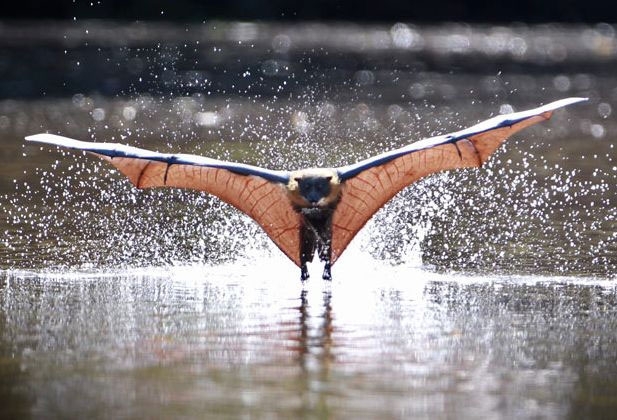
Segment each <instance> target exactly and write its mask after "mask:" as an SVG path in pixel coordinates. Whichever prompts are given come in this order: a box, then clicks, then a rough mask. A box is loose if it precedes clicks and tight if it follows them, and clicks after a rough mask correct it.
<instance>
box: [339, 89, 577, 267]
mask: <svg viewBox="0 0 617 420" xmlns="http://www.w3.org/2000/svg"><path fill="white" fill-rule="evenodd" d="M584 100H586V98H568V99H562V100H560V101H556V102H553V103H550V104H548V105H544V106H541V107H539V108H536V109H531V110H529V111H522V112H517V113H513V114H508V115H500V116H497V117H494V118H491V119H489V120H486V121H484V122H481V123H479V124H477V125H474V126H473V127H470V128H467V129H465V130H461V131H458V132H455V133H451V134H446V135H443V136H438V137H432V138H429V139H425V140H421V141H418V142H416V143H413V144H410V145H408V146H405V147H402V148H400V149H396V150H393V151H391V152H387V153H383V154H381V155H378V156H375V157H372V158H369V159H366V160H363V161H361V162H358V163H356V164H354V165H349V166H343V167H340V168H337V170H338V172H339V177H340V179H341V182H342V195H341V201H340V202H339V204H338V205H337V208H336V211H335V212H334V216H333V220H332V262H334V261H336V259H337V258H338V257H339V256H340V255H341V253H342V252H343V251H344V250H345V248H346V247H347V245H348V244H349V242H350V241H351V240H352V239H353V237H354V236H355V235H356V233H357V232H358V231H359V230H360V229H361V228H362V227H363V226H364V225H365V224H366V222H367V221H368V220H369V219H370V218H371V217H372V216H373V214H375V212H377V210H379V209H380V208H381V207H382V206H383V205H384V204H385V203H386V202H388V201H389V200H390V199H391V198H392V197H393V196H394V195H396V194H397V193H398V192H399V191H400V190H402V189H403V188H404V187H405V186H407V185H409V184H411V183H413V182H415V181H417V180H419V179H420V178H423V177H425V176H427V175H429V174H432V173H435V172H440V171H446V170H450V169H456V168H469V167H479V166H481V165H482V164H483V163H484V162H486V160H487V159H488V158H489V156H490V155H491V154H492V153H493V152H494V151H495V150H496V149H497V148H498V147H499V146H500V145H501V144H502V143H503V142H505V141H506V139H507V138H508V137H510V136H511V135H512V134H514V133H516V132H517V131H520V130H522V129H523V128H526V127H529V126H530V125H533V124H536V123H538V122H540V121H544V120H547V119H549V118H550V117H551V115H552V113H553V111H554V110H555V109H557V108H561V107H564V106H566V105H570V104H573V103H576V102H580V101H584Z"/></svg>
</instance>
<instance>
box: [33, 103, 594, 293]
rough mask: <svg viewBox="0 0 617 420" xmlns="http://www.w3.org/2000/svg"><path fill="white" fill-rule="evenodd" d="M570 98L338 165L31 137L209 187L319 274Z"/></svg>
mask: <svg viewBox="0 0 617 420" xmlns="http://www.w3.org/2000/svg"><path fill="white" fill-rule="evenodd" d="M585 100H586V98H567V99H562V100H559V101H556V102H552V103H549V104H547V105H544V106H541V107H539V108H535V109H531V110H528V111H522V112H516V113H511V114H507V115H499V116H496V117H493V118H490V119H488V120H486V121H483V122H481V123H479V124H476V125H474V126H472V127H470V128H466V129H464V130H460V131H456V132H453V133H450V134H445V135H441V136H436V137H431V138H427V139H424V140H420V141H418V142H415V143H411V144H409V145H407V146H404V147H401V148H399V149H395V150H392V151H389V152H385V153H382V154H379V155H377V156H374V157H371V158H368V159H366V160H362V161H360V162H357V163H354V164H351V165H347V166H341V167H338V168H309V169H300V170H296V171H283V170H271V169H265V168H260V167H257V166H251V165H246V164H242V163H234V162H226V161H222V160H218V159H212V158H208V157H203V156H196V155H189V154H168V153H158V152H153V151H150V150H145V149H139V148H136V147H131V146H126V145H122V144H117V143H96V142H84V141H78V140H73V139H70V138H67V137H62V136H57V135H54V134H46V133H43V134H36V135H32V136H28V137H26V140H28V141H34V142H40V143H47V144H51V145H56V146H62V147H67V148H69V149H76V150H83V151H86V152H89V153H92V154H94V155H96V156H98V157H100V158H102V159H104V160H106V161H108V162H109V163H111V164H112V165H114V166H115V167H116V168H117V169H118V170H119V171H120V172H121V173H122V174H124V175H125V176H127V177H128V179H129V180H130V181H131V183H132V184H133V185H134V186H135V187H137V188H152V187H174V188H189V189H193V190H199V191H205V192H207V193H209V194H213V195H215V196H217V197H218V198H219V199H221V200H223V201H225V202H227V203H229V204H231V205H232V206H234V207H236V208H237V209H239V210H240V211H242V212H244V213H246V214H247V215H248V216H249V217H251V218H252V219H253V220H254V221H255V222H256V223H257V224H258V225H259V226H261V228H263V230H264V231H265V232H266V234H267V235H268V236H269V237H270V239H272V241H273V242H274V243H275V244H276V245H277V246H278V248H279V249H280V250H281V251H282V252H283V253H284V254H285V255H287V257H289V259H290V260H291V261H293V262H294V263H295V264H296V265H297V266H298V267H300V271H301V279H302V280H303V281H304V280H306V279H307V278H308V277H309V272H308V269H307V265H306V264H307V262H310V261H312V260H313V258H314V255H315V253H317V255H318V257H319V259H320V261H322V262H323V263H324V271H323V275H322V277H323V278H324V279H327V280H329V279H331V278H332V274H331V268H332V265H333V264H334V263H335V262H336V261H337V260H338V259H339V257H340V256H341V254H342V253H343V251H345V249H346V248H347V245H348V244H349V243H350V242H351V240H352V239H353V238H354V236H356V234H357V233H358V231H360V229H361V228H362V227H363V226H364V225H365V224H366V222H367V221H368V220H369V219H370V218H371V217H372V216H373V215H374V214H375V213H376V212H377V210H379V209H380V208H381V207H382V206H383V205H384V204H385V203H387V202H388V201H389V200H390V199H391V198H392V197H394V196H395V195H396V194H397V193H398V192H399V191H401V190H402V189H403V188H405V187H406V186H408V185H410V184H412V183H414V182H416V181H418V180H419V179H421V178H423V177H425V176H427V175H430V174H432V173H436V172H441V171H447V170H452V169H457V168H470V167H480V166H482V164H483V163H484V162H486V161H487V159H488V158H489V156H490V155H491V154H492V153H493V152H494V151H495V150H496V149H497V148H498V147H499V146H500V145H501V144H502V143H504V142H505V140H506V139H507V138H508V137H510V136H511V135H512V134H514V133H516V132H518V131H520V130H522V129H523V128H526V127H529V126H531V125H534V124H536V123H539V122H541V121H544V120H547V119H549V118H550V117H551V115H552V113H553V111H554V110H556V109H558V108H561V107H564V106H567V105H571V104H574V103H577V102H581V101H585Z"/></svg>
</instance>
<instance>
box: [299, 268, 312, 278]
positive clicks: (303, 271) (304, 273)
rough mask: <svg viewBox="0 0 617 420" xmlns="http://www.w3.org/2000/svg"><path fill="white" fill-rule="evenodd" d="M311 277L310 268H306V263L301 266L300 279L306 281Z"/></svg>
mask: <svg viewBox="0 0 617 420" xmlns="http://www.w3.org/2000/svg"><path fill="white" fill-rule="evenodd" d="M309 277H310V274H309V272H308V268H306V264H302V267H300V280H301V281H304V280H307V279H308V278H309Z"/></svg>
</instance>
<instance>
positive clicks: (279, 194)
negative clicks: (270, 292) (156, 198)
mask: <svg viewBox="0 0 617 420" xmlns="http://www.w3.org/2000/svg"><path fill="white" fill-rule="evenodd" d="M26 140H29V141H36V142H41V143H48V144H53V145H57V146H63V147H67V148H70V149H76V150H83V151H86V152H90V153H93V154H94V155H97V156H98V157H100V158H102V159H104V160H106V161H108V162H110V163H111V164H112V165H114V166H115V167H116V168H117V169H118V170H119V171H120V172H121V173H123V174H124V175H126V176H127V177H128V178H129V180H130V181H131V183H132V184H133V185H135V186H136V187H137V188H152V187H176V188H188V189H193V190H199V191H205V192H207V193H210V194H213V195H215V196H217V197H219V198H220V199H221V200H223V201H225V202H227V203H229V204H231V205H232V206H234V207H236V208H238V209H239V210H241V211H243V212H244V213H246V214H247V215H249V216H250V217H251V218H252V219H253V220H255V221H256V222H257V223H258V224H259V225H260V226H261V227H262V228H263V229H264V231H265V232H266V233H267V234H268V236H269V237H270V238H271V239H272V240H273V241H274V243H275V244H276V245H277V246H278V247H279V248H280V249H281V250H282V251H283V252H284V253H285V254H286V255H287V256H288V257H289V258H290V259H291V260H292V261H293V262H294V263H296V264H297V265H298V266H299V265H300V256H299V254H300V253H299V251H298V250H299V249H300V233H299V229H300V218H299V215H298V214H297V213H296V212H295V211H294V210H293V208H292V206H291V204H290V202H289V199H288V198H287V195H286V192H285V185H286V184H287V182H288V181H289V173H288V172H285V171H272V170H268V169H263V168H259V167H256V166H251V165H244V164H240V163H233V162H225V161H221V160H217V159H211V158H207V157H203V156H196V155H187V154H164V153H157V152H153V151H150V150H145V149H139V148H136V147H130V146H125V145H121V144H115V143H91V142H83V141H78V140H73V139H69V138H66V137H62V136H56V135H53V134H36V135H33V136H28V137H26Z"/></svg>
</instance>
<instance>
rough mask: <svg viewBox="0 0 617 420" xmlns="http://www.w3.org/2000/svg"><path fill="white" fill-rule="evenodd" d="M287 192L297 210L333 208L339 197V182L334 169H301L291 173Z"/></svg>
mask: <svg viewBox="0 0 617 420" xmlns="http://www.w3.org/2000/svg"><path fill="white" fill-rule="evenodd" d="M287 192H288V194H289V199H290V200H291V202H292V204H293V205H294V206H295V207H298V208H327V207H331V208H332V207H334V206H335V205H336V203H337V202H338V200H339V199H340V196H341V182H340V179H339V176H338V173H337V171H336V170H334V169H319V168H315V169H302V170H299V171H295V172H292V173H291V176H290V177H289V183H288V184H287Z"/></svg>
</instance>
